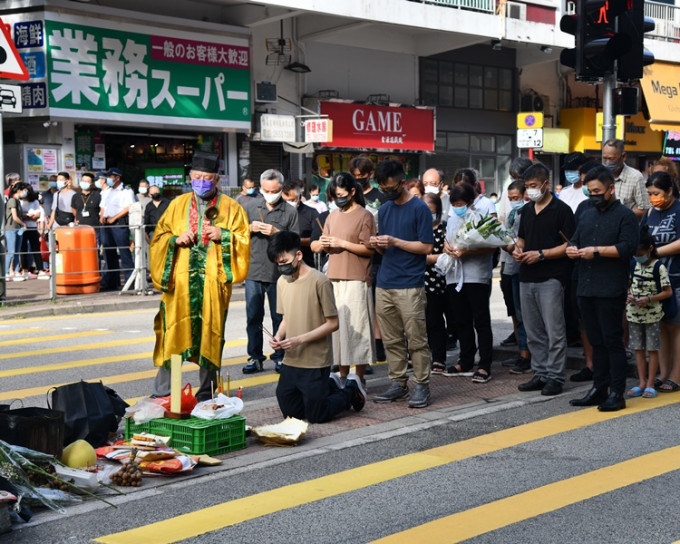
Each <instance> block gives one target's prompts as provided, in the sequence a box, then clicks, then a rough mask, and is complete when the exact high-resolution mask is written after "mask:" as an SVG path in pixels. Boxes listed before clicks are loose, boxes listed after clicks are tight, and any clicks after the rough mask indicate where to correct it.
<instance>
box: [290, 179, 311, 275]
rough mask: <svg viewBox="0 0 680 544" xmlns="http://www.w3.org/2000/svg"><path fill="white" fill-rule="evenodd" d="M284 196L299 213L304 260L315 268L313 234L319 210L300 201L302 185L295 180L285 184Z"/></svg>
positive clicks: (299, 232)
mask: <svg viewBox="0 0 680 544" xmlns="http://www.w3.org/2000/svg"><path fill="white" fill-rule="evenodd" d="M281 196H282V198H283V199H284V200H285V201H286V202H287V203H288V204H289V205H291V206H293V208H295V210H296V211H297V214H298V229H299V231H298V234H299V235H300V242H301V244H302V260H303V261H305V264H306V265H307V266H310V267H312V268H314V253H313V252H312V248H311V247H310V244H311V236H312V229H313V228H314V223H316V219H317V218H318V217H319V212H317V211H316V210H315V209H314V208H312V207H311V206H305V205H304V204H303V203H302V202H301V201H300V186H299V184H298V183H297V182H295V181H287V182H286V183H284V184H283V194H282V195H281Z"/></svg>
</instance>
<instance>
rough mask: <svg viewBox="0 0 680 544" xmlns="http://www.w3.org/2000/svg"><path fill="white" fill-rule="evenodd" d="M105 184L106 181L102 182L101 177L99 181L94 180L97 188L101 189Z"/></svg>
mask: <svg viewBox="0 0 680 544" xmlns="http://www.w3.org/2000/svg"><path fill="white" fill-rule="evenodd" d="M103 185H104V182H102V180H100V179H98V180H97V181H95V182H94V186H95V187H96V188H97V189H101V188H102V186H103Z"/></svg>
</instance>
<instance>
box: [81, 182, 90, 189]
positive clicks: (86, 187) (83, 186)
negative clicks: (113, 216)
mask: <svg viewBox="0 0 680 544" xmlns="http://www.w3.org/2000/svg"><path fill="white" fill-rule="evenodd" d="M90 186H91V185H90V184H89V183H85V182H83V181H81V182H80V188H81V189H82V190H83V191H89V190H90Z"/></svg>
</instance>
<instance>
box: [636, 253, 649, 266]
mask: <svg viewBox="0 0 680 544" xmlns="http://www.w3.org/2000/svg"><path fill="white" fill-rule="evenodd" d="M635 260H636V261H637V262H639V263H640V264H645V263H646V262H647V261H649V255H640V256H637V255H635Z"/></svg>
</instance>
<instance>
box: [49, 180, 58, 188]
mask: <svg viewBox="0 0 680 544" xmlns="http://www.w3.org/2000/svg"><path fill="white" fill-rule="evenodd" d="M56 188H57V182H56V181H50V189H56Z"/></svg>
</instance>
